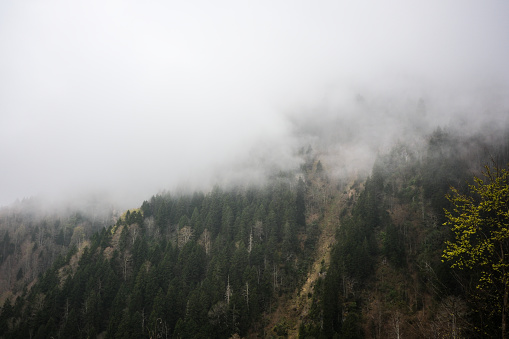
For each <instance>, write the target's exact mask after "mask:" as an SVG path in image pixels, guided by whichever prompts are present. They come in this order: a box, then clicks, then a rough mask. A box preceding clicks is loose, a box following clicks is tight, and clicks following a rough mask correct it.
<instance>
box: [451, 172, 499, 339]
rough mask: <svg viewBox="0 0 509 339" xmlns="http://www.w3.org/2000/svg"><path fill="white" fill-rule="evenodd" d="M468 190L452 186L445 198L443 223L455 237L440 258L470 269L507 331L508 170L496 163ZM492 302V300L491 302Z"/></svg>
mask: <svg viewBox="0 0 509 339" xmlns="http://www.w3.org/2000/svg"><path fill="white" fill-rule="evenodd" d="M474 182H475V183H474V184H472V185H469V191H470V192H469V194H468V195H467V194H461V193H460V192H459V191H458V190H457V189H455V188H452V194H450V195H447V199H448V200H449V201H450V202H451V203H452V205H453V209H452V211H449V210H445V216H446V222H445V223H444V225H445V226H448V227H450V228H451V229H452V231H453V233H454V240H453V241H447V242H446V243H445V244H446V249H445V250H444V252H443V255H442V257H443V259H445V260H448V261H451V262H452V265H451V267H453V268H458V269H461V270H463V269H468V270H473V272H474V274H475V276H476V277H477V283H476V290H477V291H479V292H480V293H482V295H483V296H485V298H489V301H488V302H489V303H491V306H492V307H493V305H496V306H497V307H496V308H495V310H496V311H497V313H498V314H499V316H500V321H501V328H500V330H501V335H502V337H503V338H505V336H506V333H507V312H508V306H509V305H508V304H509V172H508V171H507V170H506V169H503V168H500V167H499V166H498V165H496V164H495V163H494V164H493V166H488V165H487V166H485V168H484V170H483V171H482V177H474ZM494 303H495V304H494Z"/></svg>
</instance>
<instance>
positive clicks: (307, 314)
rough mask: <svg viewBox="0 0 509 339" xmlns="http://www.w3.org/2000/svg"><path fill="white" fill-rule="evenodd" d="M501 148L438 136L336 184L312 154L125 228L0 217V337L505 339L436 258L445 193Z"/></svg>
mask: <svg viewBox="0 0 509 339" xmlns="http://www.w3.org/2000/svg"><path fill="white" fill-rule="evenodd" d="M508 140H509V138H508V137H507V134H504V137H503V138H498V139H493V140H491V141H486V138H484V137H482V136H470V137H464V136H460V135H457V134H455V133H453V132H450V131H446V130H442V129H437V130H436V131H435V132H434V133H433V134H431V135H430V136H429V137H428V138H427V139H426V140H423V141H418V142H414V143H412V144H406V143H403V142H401V143H398V144H397V145H396V146H394V147H393V148H392V149H391V150H390V151H388V152H387V153H385V154H380V155H379V156H378V158H377V159H376V161H375V164H374V166H373V169H372V171H371V174H370V175H369V177H368V178H362V177H359V176H357V175H350V176H347V177H343V178H336V177H334V176H332V175H331V174H330V171H329V168H328V164H327V163H325V162H323V161H324V159H325V157H323V158H322V157H321V155H320V153H314V152H313V151H312V150H311V149H308V151H306V152H304V151H302V153H301V156H302V158H303V165H302V166H301V168H300V170H298V171H295V172H284V173H283V172H282V173H279V174H277V175H275V176H274V177H273V178H271V179H270V180H269V183H268V184H267V185H265V186H257V187H237V188H231V189H222V188H221V187H215V188H214V189H212V190H211V191H210V192H207V193H202V192H195V193H192V194H173V193H164V194H159V195H155V196H153V197H152V198H151V199H149V200H147V201H145V202H143V204H142V205H141V206H140V207H139V208H138V209H132V210H129V211H126V212H125V213H123V214H122V215H121V216H118V215H116V213H114V212H110V213H105V214H102V216H101V217H97V216H96V217H90V216H89V215H87V214H86V213H83V214H82V213H75V212H68V213H67V214H66V215H63V214H44V213H32V214H31V213H29V212H27V211H29V209H28V208H22V207H23V206H21V207H19V208H18V209H14V208H11V209H6V210H5V211H3V212H2V214H1V215H0V227H1V228H0V232H2V233H0V236H1V238H0V239H1V241H0V265H1V266H0V269H1V273H2V274H1V277H2V278H1V280H0V282H1V285H0V293H1V296H2V299H1V301H2V302H3V306H2V309H1V313H0V337H2V338H49V337H54V338H71V337H76V338H96V337H97V338H133V337H136V338H144V337H146V338H155V337H159V338H229V337H232V336H234V337H250V338H256V337H264V338H270V337H299V338H333V337H338V338H364V337H367V338H390V337H398V338H399V337H406V338H431V337H433V338H435V337H482V336H500V333H501V332H500V331H501V329H500V325H499V324H500V316H501V314H500V312H499V311H497V310H494V309H492V308H490V307H489V306H490V304H489V303H488V302H487V300H488V299H487V298H483V296H482V294H479V293H475V286H473V285H472V279H473V277H474V276H475V274H476V272H470V271H465V270H458V269H452V268H451V267H450V266H451V265H450V263H447V262H445V263H444V262H442V253H443V250H444V248H445V245H444V243H445V242H446V241H447V240H451V239H452V236H453V234H452V232H451V230H450V229H449V228H448V227H445V226H444V223H445V221H446V217H445V213H444V208H446V209H451V207H452V206H451V202H450V201H449V200H447V199H446V194H447V193H448V192H450V187H451V186H454V187H456V188H457V189H458V190H459V191H461V192H466V191H467V189H468V184H469V183H472V182H473V181H472V180H473V177H474V175H478V174H479V173H480V170H481V169H482V166H483V165H484V164H486V163H489V162H490V161H491V160H490V159H491V158H492V159H493V160H495V161H496V162H497V163H498V164H507V163H508V162H509V142H508ZM329 157H330V155H328V157H327V158H329ZM28 202H29V201H26V202H25V204H27V203H28Z"/></svg>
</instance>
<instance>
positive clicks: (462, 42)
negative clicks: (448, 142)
mask: <svg viewBox="0 0 509 339" xmlns="http://www.w3.org/2000/svg"><path fill="white" fill-rule="evenodd" d="M508 18H509V2H507V1H502V0H500V1H421V2H419V3H417V2H412V1H383V2H382V1H339V0H338V1H295V0H294V1H250V2H247V1H144V2H142V1H42V0H41V1H36V0H32V1H9V0H7V1H2V2H1V3H0V206H1V205H5V204H8V203H10V202H12V201H13V200H15V199H16V198H23V197H28V196H32V195H37V194H53V195H59V194H63V193H68V192H71V191H102V192H108V193H110V194H114V195H118V196H122V197H123V198H125V199H128V200H129V199H131V200H130V201H135V202H136V204H135V205H139V203H141V201H142V200H143V199H147V198H149V197H150V195H152V194H154V193H157V191H159V190H160V189H166V188H173V187H175V186H178V185H181V184H182V183H185V184H190V185H192V186H193V185H196V186H197V187H199V186H200V185H202V184H205V183H210V182H211V181H213V180H214V177H215V176H216V175H217V174H218V173H223V176H224V173H228V176H229V175H232V176H239V177H242V176H243V175H249V176H254V177H256V176H257V175H259V173H258V172H257V167H258V166H260V167H261V166H262V164H269V165H271V164H273V163H279V164H280V165H281V166H282V167H284V166H292V165H294V164H295V161H294V159H293V158H292V156H291V150H293V149H294V147H297V146H298V143H299V141H298V140H296V138H295V136H294V135H292V131H293V129H292V126H291V123H290V120H291V119H287V118H288V116H289V115H292V114H301V113H302V112H306V113H305V114H309V111H313V114H318V115H319V114H321V113H320V109H317V107H318V108H319V107H324V106H327V107H328V108H329V109H332V110H334V109H336V108H337V107H342V108H343V110H342V111H341V112H342V113H338V114H348V109H347V108H345V105H342V104H341V103H342V102H344V101H345V100H346V101H348V100H350V99H349V98H350V97H353V96H355V95H356V94H359V93H361V94H363V95H365V93H369V94H368V95H371V96H375V97H377V96H379V97H383V98H385V99H384V100H382V101H381V102H385V103H387V102H388V101H389V102H392V101H396V102H399V101H401V102H403V101H405V100H407V99H408V97H411V98H419V97H424V98H426V99H427V100H430V101H431V102H432V103H433V102H434V103H435V107H436V108H437V109H436V112H435V113H436V115H434V116H433V115H432V117H433V119H435V118H436V119H437V121H438V122H440V123H446V122H447V119H446V118H445V117H446V116H447V112H444V111H451V112H452V111H456V112H455V113H458V112H457V111H462V110H465V108H466V107H470V109H466V111H465V114H468V115H469V116H473V115H475V114H484V113H485V112H484V111H483V112H481V113H479V111H478V110H484V109H488V110H493V111H496V112H497V113H496V114H498V115H500V114H509V113H508V112H509V111H508V110H507V108H509V105H508V97H509V96H508V95H507V94H508V92H507V89H508V88H509V87H508V85H509V64H508V60H509V19H508ZM345 98H347V99H345ZM391 100H392V101H391ZM433 100H435V101H433ZM485 105H488V106H489V107H488V108H486V107H487V106H485ZM403 106H404V103H403V104H401V105H400V107H403ZM431 106H433V105H431ZM390 107H391V105H390V104H389V105H388V106H387V107H384V108H383V109H385V110H388V109H389V110H390ZM467 111H468V112H467ZM500 112H502V113H500ZM245 162H248V163H249V166H247V167H246V168H243V166H242V164H243V163H245ZM225 168H226V169H228V168H230V169H233V170H234V172H235V173H234V172H230V171H226V172H225Z"/></svg>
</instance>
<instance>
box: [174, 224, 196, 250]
mask: <svg viewBox="0 0 509 339" xmlns="http://www.w3.org/2000/svg"><path fill="white" fill-rule="evenodd" d="M193 235H194V230H193V229H192V228H191V227H190V226H184V227H182V228H181V229H180V230H179V231H178V239H177V241H178V247H179V248H182V247H184V245H185V244H187V242H188V241H189V240H191V239H192V238H193Z"/></svg>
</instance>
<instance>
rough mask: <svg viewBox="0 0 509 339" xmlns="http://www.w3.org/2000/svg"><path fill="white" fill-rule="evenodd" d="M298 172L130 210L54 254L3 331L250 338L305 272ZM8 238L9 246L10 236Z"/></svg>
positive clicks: (7, 316)
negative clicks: (60, 254)
mask: <svg viewBox="0 0 509 339" xmlns="http://www.w3.org/2000/svg"><path fill="white" fill-rule="evenodd" d="M293 177H294V176H293V175H292V176H282V177H281V178H282V179H281V180H280V179H275V181H274V182H273V183H272V184H271V185H269V186H267V187H265V188H247V189H232V190H228V191H225V190H222V189H221V188H219V187H215V188H214V189H213V190H212V191H211V192H210V193H208V194H206V195H204V194H202V193H195V194H193V195H180V196H172V195H169V194H164V195H158V196H154V197H153V198H152V199H150V200H149V201H145V202H143V204H142V206H141V208H140V210H130V211H127V212H126V213H125V215H124V216H123V217H122V218H120V219H118V222H117V224H116V226H115V227H110V228H108V229H106V228H105V229H103V230H100V231H99V232H96V233H95V234H93V235H92V237H91V239H90V240H91V241H90V242H89V245H88V246H86V247H79V246H78V243H76V245H75V246H73V247H71V248H70V249H69V251H68V253H67V256H66V257H65V258H63V257H60V259H58V260H56V261H55V265H54V266H53V267H52V268H51V269H50V270H48V271H46V273H45V274H43V275H42V276H41V277H40V279H39V281H38V283H36V284H35V285H34V287H33V288H32V289H31V290H30V292H27V295H26V296H24V297H23V298H22V299H20V300H22V301H23V302H27V305H30V307H13V308H12V311H11V310H10V309H11V308H10V307H9V304H6V307H5V311H3V312H2V314H0V327H1V328H3V329H5V331H4V332H3V333H7V335H6V337H30V333H32V335H33V336H37V335H38V336H43V337H55V338H57V337H60V338H64V337H77V338H86V337H95V336H97V335H98V334H101V333H103V334H104V335H105V337H106V338H128V337H133V336H134V337H139V338H144V337H150V336H153V335H160V336H171V335H173V336H174V337H182V338H190V337H196V338H224V337H229V336H231V335H233V334H234V333H239V334H241V335H245V334H246V333H247V331H248V329H249V328H250V326H252V324H253V323H254V322H257V321H259V320H260V318H261V316H262V314H263V312H265V311H267V310H268V309H269V306H270V305H271V304H273V303H274V302H275V301H274V298H275V297H276V295H278V294H280V293H284V292H288V291H293V290H294V289H295V287H296V286H297V283H298V281H299V279H302V277H300V276H299V273H298V272H299V270H298V269H297V265H299V267H302V265H303V262H305V261H304V258H303V253H302V251H301V244H300V243H299V240H298V239H299V237H298V233H299V232H302V231H303V230H304V226H305V225H300V224H298V223H297V220H298V218H300V222H305V218H304V214H305V203H304V201H303V199H304V191H303V187H302V185H303V182H302V180H301V183H300V184H298V182H297V179H293ZM292 180H293V181H292ZM298 187H300V188H299V190H300V191H299V192H297V189H298ZM297 197H299V199H300V202H299V206H298V208H297V205H298V204H297V202H298V199H297ZM297 211H298V212H297ZM299 214H300V217H297V216H298V215H299ZM189 216H191V218H189ZM80 218H81V217H80V215H73V216H72V218H71V219H70V220H69V221H68V223H67V225H69V227H79V226H78V225H80V222H82V220H83V219H82V218H81V219H80ZM183 229H185V230H184V231H185V232H187V233H186V234H185V236H184V235H183V233H182V232H184V231H183ZM38 232H40V229H39V231H38ZM37 234H39V233H37ZM71 234H72V233H71ZM179 236H180V238H179ZM35 237H36V238H37V236H35ZM63 238H69V239H70V236H69V234H67V233H66V232H65V231H64V230H62V232H59V233H57V237H56V239H57V241H58V242H65V241H64V239H63ZM3 239H4V241H3V242H2V244H5V246H4V247H2V250H3V251H4V252H5V253H8V252H9V249H10V245H9V244H11V243H12V241H11V240H10V235H9V234H7V233H6V234H5V235H3ZM315 239H316V238H315ZM66 241H67V240H66ZM307 241H310V243H311V244H312V241H311V240H310V239H308V240H307ZM248 246H249V249H248ZM76 263H77V265H76ZM227 286H229V288H230V291H231V295H230V297H229V302H228V303H226V300H225V293H226V290H227ZM34 307H37V309H34ZM34 315H35V317H34ZM8 324H11V325H12V326H11V327H10V328H9V326H8ZM6 327H7V329H6ZM29 331H31V332H30V333H29Z"/></svg>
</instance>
